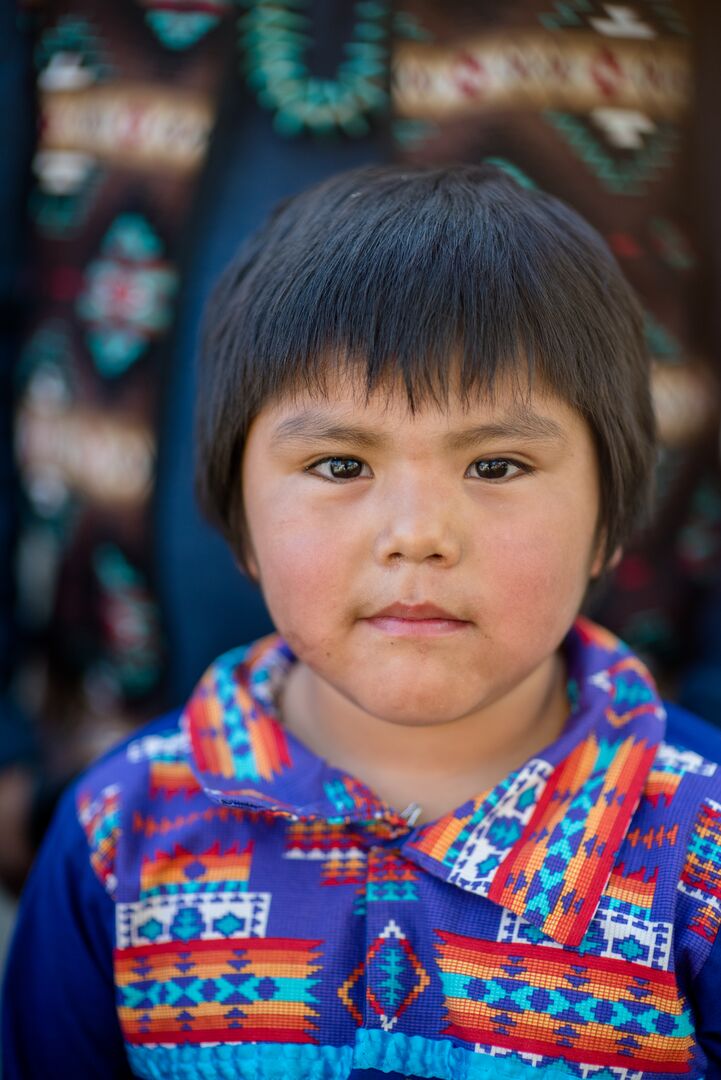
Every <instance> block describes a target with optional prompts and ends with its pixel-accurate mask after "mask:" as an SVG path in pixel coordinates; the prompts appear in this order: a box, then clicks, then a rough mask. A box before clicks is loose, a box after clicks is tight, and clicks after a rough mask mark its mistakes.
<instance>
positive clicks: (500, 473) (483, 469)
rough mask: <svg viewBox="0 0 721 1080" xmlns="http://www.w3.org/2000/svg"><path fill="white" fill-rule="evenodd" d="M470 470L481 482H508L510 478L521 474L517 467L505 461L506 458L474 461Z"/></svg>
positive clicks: (519, 468)
mask: <svg viewBox="0 0 721 1080" xmlns="http://www.w3.org/2000/svg"><path fill="white" fill-rule="evenodd" d="M471 468H472V469H473V470H474V472H475V475H476V476H478V477H480V479H481V480H510V478H511V477H512V476H517V475H518V473H520V472H523V470H522V469H521V467H520V466H519V465H516V464H514V462H512V461H507V460H506V458H481V459H480V460H479V461H474V462H473V465H472V466H471Z"/></svg>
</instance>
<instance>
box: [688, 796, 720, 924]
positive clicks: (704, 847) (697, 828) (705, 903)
mask: <svg viewBox="0 0 721 1080" xmlns="http://www.w3.org/2000/svg"><path fill="white" fill-rule="evenodd" d="M719 847H721V804H719V803H717V802H714V800H713V799H707V800H706V802H705V803H703V805H702V806H701V808H700V810H699V814H698V817H697V819H696V821H695V823H694V830H693V833H692V834H691V842H690V844H689V848H688V854H687V856H686V862H685V863H684V867H683V870H682V872H681V881H680V882H679V888H680V889H681V891H682V892H685V893H686V894H687V895H689V896H693V897H695V898H696V899H698V900H700V901H701V905H702V906H701V907H700V909H699V911H698V912H697V914H696V917H695V919H694V920H693V922H692V923H691V930H693V931H694V933H696V934H699V935H700V936H701V937H703V938H705V939H706V940H707V941H710V942H712V941H714V939H715V937H716V934H717V933H718V929H719V925H721V866H720V865H719V862H718V850H719Z"/></svg>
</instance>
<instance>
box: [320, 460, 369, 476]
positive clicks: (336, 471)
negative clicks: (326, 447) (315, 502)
mask: <svg viewBox="0 0 721 1080" xmlns="http://www.w3.org/2000/svg"><path fill="white" fill-rule="evenodd" d="M362 468H363V464H362V462H360V461H356V459H355V458H344V457H336V458H331V459H330V461H329V462H328V471H329V472H330V475H331V476H332V477H333V479H334V480H352V479H353V478H354V477H356V476H360V474H361V470H362Z"/></svg>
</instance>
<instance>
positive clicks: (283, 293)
mask: <svg viewBox="0 0 721 1080" xmlns="http://www.w3.org/2000/svg"><path fill="white" fill-rule="evenodd" d="M338 368H340V369H342V370H344V371H345V370H347V369H349V368H353V369H356V371H357V373H358V374H360V375H361V377H362V379H363V380H364V382H365V387H366V389H367V391H368V392H371V391H373V389H375V388H377V387H378V386H379V385H385V384H386V383H387V382H389V383H390V384H393V385H397V386H400V387H402V388H404V389H405V392H406V394H407V398H408V403H409V406H410V407H411V409H413V410H415V409H417V408H418V407H419V406H421V405H423V404H424V403H428V402H429V401H433V402H435V403H441V404H442V403H443V402H444V401H445V400H447V395H448V394H449V392H454V393H455V392H457V391H458V389H459V388H460V392H461V394H462V395H463V397H464V398H465V399H470V397H471V395H474V394H478V393H481V394H486V393H490V394H492V393H493V389H494V385H495V383H496V380H497V379H498V378H499V376H500V377H504V378H507V377H508V376H512V377H513V379H514V383H515V384H516V385H518V382H519V380H518V376H519V374H521V375H522V376H523V378H522V382H523V383H524V384H525V385H527V386H528V387H530V386H531V385H532V384H533V383H534V382H535V381H536V380H538V382H539V384H540V385H541V386H542V387H543V389H545V390H550V391H551V392H553V393H555V394H556V395H558V397H560V398H561V399H562V400H564V401H565V402H567V403H568V404H569V405H571V406H572V407H573V408H574V409H577V410H578V412H579V413H580V414H581V415H582V416H583V417H584V418H585V420H586V421H587V422H588V424H589V426H590V428H591V431H592V433H593V436H594V440H595V445H596V451H597V455H598V468H599V480H600V492H601V506H600V517H599V522H600V527H601V528H602V529H603V536H604V540H605V553H606V558H607V559H609V558H610V557H611V555H612V553H613V552H614V551H615V549H616V548H617V546H618V545H619V544H621V543H623V542H624V541H625V540H626V539H627V538H628V536H629V534H630V532H631V531H632V529H633V528H634V526H636V524H637V523H638V522H639V519H640V518H641V517H642V515H643V514H644V512H645V511H646V509H647V505H648V500H649V497H650V489H651V475H652V470H653V461H654V436H655V431H654V418H653V411H652V405H651V398H650V387H649V359H648V354H647V351H646V347H645V342H644V333H643V320H642V316H641V311H640V308H639V305H638V303H637V301H636V299H635V297H634V295H633V293H632V291H631V288H630V286H629V284H628V283H627V281H626V279H625V278H624V276H623V274H622V273H621V271H620V269H619V267H618V265H617V264H616V262H615V260H614V258H613V256H612V255H611V253H610V252H609V250H608V248H607V247H606V245H605V243H604V242H603V240H602V239H601V237H600V236H599V235H598V233H597V232H596V231H595V230H594V229H593V228H592V227H591V226H590V225H589V224H588V223H587V222H585V221H584V220H583V219H582V218H581V217H579V215H578V214H577V213H575V212H574V211H573V210H571V209H570V208H569V207H568V206H566V205H565V204H564V203H562V202H560V201H559V200H558V199H555V198H553V197H551V196H550V195H548V194H546V193H544V192H542V191H539V190H536V189H532V188H527V187H523V186H521V185H520V184H518V183H517V182H516V181H515V180H513V179H512V178H511V177H510V176H509V175H507V174H506V173H505V172H503V171H501V170H499V169H497V168H495V167H492V166H490V165H478V166H475V165H458V166H450V167H444V168H406V167H402V168H401V167H393V166H388V167H370V168H361V169H355V170H353V171H351V172H346V173H342V174H339V175H337V176H334V177H332V178H331V179H329V180H326V181H324V182H323V183H321V184H318V185H316V186H315V187H313V188H311V189H310V190H308V191H305V192H303V193H302V194H300V195H297V196H295V197H293V198H291V199H288V200H286V201H285V202H283V203H282V204H280V205H279V206H278V207H277V208H276V210H275V211H274V212H273V214H272V215H271V216H270V218H269V219H268V221H267V222H266V223H265V224H264V225H263V226H262V227H261V228H260V229H259V230H258V231H257V232H256V233H255V234H254V235H253V236H252V237H251V238H250V239H249V240H248V241H247V242H246V243H245V244H244V245H243V246H242V248H241V249H240V251H239V253H238V255H237V256H236V258H235V260H234V261H233V262H232V263H231V265H230V266H229V267H228V268H227V270H226V271H225V272H224V274H223V275H222V277H221V279H220V281H219V283H218V285H217V287H216V289H215V291H214V292H213V295H212V297H211V299H210V301H209V303H208V306H207V310H206V316H205V327H204V334H203V346H202V356H201V366H200V379H199V394H198V404H197V474H196V486H197V492H198V496H199V499H200V502H201V505H202V507H203V509H204V511H205V513H206V515H207V516H208V517H209V518H210V520H211V521H213V522H214V523H215V524H216V525H217V526H218V527H219V528H220V529H221V531H222V532H223V533H224V534H225V535H226V537H227V538H228V539H229V541H230V542H231V544H232V546H233V547H234V549H235V551H236V553H237V555H238V556H239V557H240V559H241V561H242V560H243V556H244V548H245V524H244V516H243V503H242V490H241V461H242V454H243V447H244V443H245V439H246V436H247V433H248V429H249V427H250V424H251V422H252V421H253V419H254V418H255V417H256V416H257V415H258V413H259V412H260V410H261V409H262V408H263V407H264V406H265V405H267V404H268V403H269V402H271V401H274V400H278V399H280V398H282V397H283V396H284V395H289V394H292V393H293V392H294V391H297V390H298V389H303V388H307V389H312V390H313V391H314V392H318V393H323V388H324V380H325V379H326V377H327V375H328V374H329V372H332V371H334V370H336V369H338Z"/></svg>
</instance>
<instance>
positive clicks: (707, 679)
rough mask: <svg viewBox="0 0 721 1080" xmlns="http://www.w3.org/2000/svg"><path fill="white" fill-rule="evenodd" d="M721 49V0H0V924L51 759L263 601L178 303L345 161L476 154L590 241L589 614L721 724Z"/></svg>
mask: <svg viewBox="0 0 721 1080" xmlns="http://www.w3.org/2000/svg"><path fill="white" fill-rule="evenodd" d="M720 59H721V5H719V4H718V3H717V2H716V0H712V2H708V3H705V2H703V0H633V2H629V3H624V4H611V3H600V2H597V0H565V2H555V0H467V2H466V0H356V2H352V0H244V2H238V0H113V2H112V3H108V2H107V0H48V2H47V3H43V2H41V0H26V2H24V3H12V2H8V0H6V2H5V4H3V5H2V6H1V7H0V95H1V100H2V102H3V105H4V107H3V109H2V112H1V113H0V146H1V147H2V151H1V152H0V218H1V219H2V220H1V221H0V311H1V312H2V323H1V325H0V380H1V389H0V883H1V885H0V895H1V896H2V897H4V900H3V901H2V903H1V904H0V911H2V912H6V915H5V917H4V921H5V924H6V925H9V924H10V922H11V919H12V912H13V899H12V898H13V896H14V895H16V894H17V892H18V890H19V889H20V888H21V886H22V882H23V880H24V878H25V875H26V874H27V870H28V868H29V866H30V864H31V862H32V858H33V854H34V851H35V850H36V849H37V845H38V843H39V842H40V840H41V838H42V835H43V832H44V829H45V827H46V825H47V822H48V820H49V817H50V815H51V814H52V810H53V807H54V805H55V802H56V800H57V797H58V794H59V793H60V791H61V790H62V788H63V786H64V785H65V784H66V783H67V782H68V780H69V779H70V778H71V777H72V776H73V775H74V774H75V773H76V772H77V771H78V770H80V769H82V768H83V767H84V766H85V765H86V764H87V763H88V762H89V761H91V760H92V759H93V758H94V757H95V756H96V755H97V754H99V753H101V752H102V751H103V750H105V749H106V748H107V747H108V746H109V745H110V744H111V743H112V742H114V741H116V740H117V739H119V738H121V737H122V736H124V735H125V734H127V733H129V732H131V731H132V730H133V728H134V727H135V726H137V725H138V724H139V723H141V722H142V721H144V720H146V719H148V718H150V717H151V716H153V715H157V714H158V713H159V712H162V711H164V710H167V709H170V708H172V707H174V706H177V705H180V704H181V703H182V702H183V700H184V698H185V697H186V695H187V694H188V693H189V691H190V690H191V689H192V687H193V685H194V683H195V682H196V681H197V679H198V678H199V676H200V674H201V673H202V671H203V669H204V668H205V666H206V665H207V664H208V663H209V662H210V661H211V660H212V659H213V658H214V657H215V656H216V655H217V654H218V653H220V652H222V651H224V650H225V649H227V648H230V647H231V646H233V645H236V644H239V643H241V642H243V641H247V640H250V639H251V638H254V637H257V636H259V635H260V634H262V633H264V632H265V631H267V630H268V629H270V623H269V620H268V616H267V614H266V612H265V610H264V608H263V604H262V601H261V599H260V596H259V595H258V593H257V592H256V590H255V589H254V588H253V587H252V586H251V585H250V584H249V583H248V582H247V581H246V580H245V579H243V578H242V577H241V576H240V574H239V572H238V571H237V570H236V568H235V566H234V564H233V562H232V559H231V557H230V555H229V553H228V552H227V551H226V549H225V547H224V545H223V543H222V542H221V540H220V538H219V537H217V536H215V535H214V534H213V533H212V532H211V531H210V529H209V528H208V527H207V526H206V525H204V524H203V522H202V521H201V519H200V517H199V514H198V511H197V509H196V507H195V504H194V501H193V494H192V471H193V470H192V461H193V449H192V428H193V401H194V396H195V373H194V358H195V354H196V345H197V335H198V328H199V322H200V318H201V312H202V308H203V304H204V301H205V298H206V296H207V294H208V291H209V288H210V286H211V283H212V282H213V280H214V279H215V277H216V276H217V274H218V273H219V271H220V270H221V269H222V267H223V266H224V265H225V264H226V262H227V261H228V260H229V259H230V257H231V256H232V254H233V253H234V251H235V249H236V248H237V246H238V244H239V243H240V241H241V240H242V239H243V238H244V237H245V236H246V235H247V233H248V232H249V231H250V230H251V229H253V228H254V227H255V226H256V225H257V224H259V223H260V221H261V220H262V219H263V217H264V216H265V214H266V212H267V211H268V210H269V209H270V207H271V206H272V205H273V204H274V203H275V202H276V201H277V200H278V199H280V198H282V197H284V196H286V195H289V194H292V193H293V192H295V191H297V190H300V189H301V188H303V187H306V186H308V185H309V184H311V183H313V182H314V181H316V180H319V179H321V178H322V177H324V176H327V175H329V174H330V173H332V172H334V171H337V170H341V169H346V168H350V167H352V166H354V165H357V164H361V163H367V162H386V161H395V162H399V161H401V162H403V161H404V162H409V163H414V164H415V163H434V164H435V163H440V162H453V161H470V162H480V161H482V160H487V159H490V160H492V161H494V162H496V163H497V164H498V165H500V166H501V167H503V168H505V169H507V170H508V171H509V172H510V173H511V174H513V175H514V176H515V177H516V178H517V179H518V181H519V182H520V183H522V184H527V185H530V186H539V187H541V188H544V189H545V190H547V191H550V192H551V193H553V194H555V195H558V196H560V197H561V198H563V199H565V200H566V201H567V202H569V203H570V204H571V205H572V206H574V207H575V208H576V209H577V210H579V211H580V212H581V213H582V214H583V215H584V216H585V217H586V218H588V219H589V220H590V221H591V222H592V223H593V224H594V225H595V226H596V228H597V229H598V230H599V231H600V232H601V234H602V235H603V236H604V237H605V238H606V240H607V242H608V244H609V245H610V247H611V248H612V250H613V251H614V253H615V255H616V257H617V259H618V260H619V262H620V264H621V266H622V268H623V269H624V271H625V272H626V274H627V276H628V278H629V280H630V281H631V283H632V284H633V285H634V287H635V288H636V290H637V292H638V294H639V296H640V299H641V302H642V305H643V308H644V311H645V317H646V332H647V336H648V343H649V347H650V350H651V353H652V356H653V362H654V398H655V402H656V409H657V415H658V420H659V427H660V432H661V444H662V445H661V452H660V456H659V464H658V495H657V503H656V510H655V514H654V518H653V520H652V521H651V522H650V523H649V525H648V527H646V528H645V529H644V530H643V532H642V533H641V534H640V535H639V536H638V537H637V538H636V541H635V542H634V543H633V545H632V546H631V547H630V548H629V549H628V550H627V552H626V554H625V558H624V560H623V562H622V563H621V565H620V566H619V568H618V570H617V571H616V573H615V575H614V578H613V580H612V582H611V583H610V584H609V586H608V587H607V588H606V590H605V591H604V592H603V594H600V595H596V596H595V597H594V599H593V602H592V607H591V612H590V613H591V614H592V615H593V616H594V617H596V618H598V619H600V620H601V621H603V622H605V623H606V624H607V625H608V626H609V627H610V628H611V629H612V630H614V631H615V632H616V633H618V634H620V635H621V636H622V637H623V638H625V640H626V641H628V642H629V644H630V645H631V646H632V647H633V648H634V649H635V650H637V651H638V652H639V653H640V654H641V655H642V656H643V657H644V658H645V659H646V660H647V662H648V663H649V664H650V666H651V668H652V669H653V671H654V673H655V674H656V676H657V678H658V680H659V682H660V685H661V688H662V690H663V692H664V694H665V695H666V696H667V697H669V698H671V699H673V700H676V701H680V702H681V704H683V705H685V706H686V707H687V708H689V709H691V710H693V711H695V712H697V713H698V714H699V715H701V716H703V717H705V718H706V719H707V720H709V721H710V722H712V723H715V724H718V725H721V468H720V466H719V413H720V409H719V405H720V402H721V394H720V391H719V386H720V377H721V198H720V196H721V136H720V134H719V102H720V101H721V78H720V75H721V71H720V69H721V64H720V63H719V61H720ZM1 936H2V935H1V934H0V937H1Z"/></svg>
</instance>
